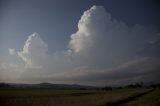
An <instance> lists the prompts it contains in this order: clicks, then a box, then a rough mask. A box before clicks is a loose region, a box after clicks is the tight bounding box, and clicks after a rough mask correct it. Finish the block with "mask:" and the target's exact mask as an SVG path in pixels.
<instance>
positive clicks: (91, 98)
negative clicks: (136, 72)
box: [0, 88, 160, 106]
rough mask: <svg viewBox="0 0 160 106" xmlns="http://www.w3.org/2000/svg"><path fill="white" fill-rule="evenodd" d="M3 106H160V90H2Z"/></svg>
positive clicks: (0, 103)
mask: <svg viewBox="0 0 160 106" xmlns="http://www.w3.org/2000/svg"><path fill="white" fill-rule="evenodd" d="M0 106H160V89H146V88H134V89H115V90H112V91H94V90H52V89H0Z"/></svg>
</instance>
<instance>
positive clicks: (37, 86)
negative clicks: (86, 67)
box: [0, 82, 98, 89]
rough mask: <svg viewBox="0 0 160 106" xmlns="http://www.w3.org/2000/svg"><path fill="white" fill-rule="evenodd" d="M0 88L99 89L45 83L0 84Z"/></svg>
mask: <svg viewBox="0 0 160 106" xmlns="http://www.w3.org/2000/svg"><path fill="white" fill-rule="evenodd" d="M0 88H39V89H41V88H48V89H96V88H98V87H94V86H85V85H78V84H52V83H45V82H44V83H39V84H17V83H0Z"/></svg>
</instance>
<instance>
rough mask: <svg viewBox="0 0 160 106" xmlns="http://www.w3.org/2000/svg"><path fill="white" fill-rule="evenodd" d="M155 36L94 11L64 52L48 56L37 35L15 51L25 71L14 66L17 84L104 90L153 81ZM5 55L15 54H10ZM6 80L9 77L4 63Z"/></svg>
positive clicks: (82, 20) (156, 60)
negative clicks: (91, 86) (99, 87)
mask: <svg viewBox="0 0 160 106" xmlns="http://www.w3.org/2000/svg"><path fill="white" fill-rule="evenodd" d="M155 36H157V35H156V32H155V31H154V30H152V29H150V28H147V27H144V26H141V25H135V26H133V27H129V26H127V24H125V23H124V22H121V21H118V20H116V19H114V18H113V17H112V16H111V14H110V13H108V12H107V11H106V10H105V8H104V7H103V6H92V7H91V8H90V9H88V10H86V11H85V12H84V13H83V15H82V16H81V18H80V20H79V22H78V30H77V32H75V33H73V34H71V36H70V41H69V43H68V49H67V50H64V51H57V52H55V53H53V54H47V51H48V45H47V43H45V42H44V41H43V40H42V38H41V37H40V36H39V35H38V34H37V33H33V34H31V35H30V36H29V37H28V39H27V40H26V42H25V44H24V46H23V49H22V51H19V52H18V57H20V59H21V61H23V62H24V64H25V67H22V66H21V65H22V64H17V65H19V66H21V67H20V68H18V67H17V68H15V71H14V73H16V70H22V69H23V70H24V71H23V72H22V73H21V75H20V77H19V79H21V81H24V82H27V81H28V82H30V81H31V82H34V81H35V82H36V81H39V82H41V81H49V82H56V83H59V82H60V83H82V84H97V85H98V84H99V85H104V84H106V83H108V84H116V83H123V82H125V83H126V84H127V83H129V82H134V81H135V82H136V79H140V80H141V81H155V80H156V81H157V79H158V77H157V76H158V75H159V74H160V73H159V72H158V70H159V69H160V67H159V66H160V64H159V63H160V59H159V58H156V57H155V56H154V55H153V54H154V53H152V50H151V49H150V48H154V49H155V48H156V47H157V46H155V44H154V45H153V44H151V43H150V42H153V41H157V40H155V38H156V37H155ZM152 46H155V47H152ZM144 51H148V52H144ZM9 52H10V54H11V55H12V54H13V53H14V54H15V50H14V49H9ZM12 56H15V55H12ZM17 65H10V67H13V66H14V67H15V66H17ZM0 70H2V69H0ZM153 70H154V71H153ZM3 72H4V71H3ZM18 72H19V71H17V73H18ZM151 72H153V73H152V75H151V74H150V73H151ZM8 73H9V71H8ZM2 74H3V73H2ZM2 74H0V76H1V75H2ZM5 75H8V76H7V77H9V74H7V68H6V64H5ZM15 79H16V78H15ZM12 80H13V79H12Z"/></svg>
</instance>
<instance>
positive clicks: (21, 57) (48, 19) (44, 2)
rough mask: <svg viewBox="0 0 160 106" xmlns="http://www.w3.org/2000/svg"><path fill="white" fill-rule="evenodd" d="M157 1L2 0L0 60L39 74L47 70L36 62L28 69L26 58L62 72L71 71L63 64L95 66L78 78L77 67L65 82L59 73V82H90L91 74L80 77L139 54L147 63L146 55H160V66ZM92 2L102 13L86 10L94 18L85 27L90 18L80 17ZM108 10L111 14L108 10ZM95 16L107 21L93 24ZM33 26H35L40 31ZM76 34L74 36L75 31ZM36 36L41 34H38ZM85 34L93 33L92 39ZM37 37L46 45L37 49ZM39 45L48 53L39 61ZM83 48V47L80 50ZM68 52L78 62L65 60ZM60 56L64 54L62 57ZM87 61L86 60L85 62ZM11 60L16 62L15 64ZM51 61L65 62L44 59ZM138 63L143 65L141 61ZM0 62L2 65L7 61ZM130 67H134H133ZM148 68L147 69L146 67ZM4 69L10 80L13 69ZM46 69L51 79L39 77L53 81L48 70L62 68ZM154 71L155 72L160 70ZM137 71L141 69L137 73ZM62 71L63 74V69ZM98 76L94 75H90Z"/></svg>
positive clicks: (138, 56) (80, 66)
mask: <svg viewBox="0 0 160 106" xmlns="http://www.w3.org/2000/svg"><path fill="white" fill-rule="evenodd" d="M159 4H160V3H159V1H158V0H152V1H151V0H112V1H111V0H101V1H100V0H68V1H64V0H0V48H1V50H0V59H1V61H0V64H4V63H5V65H6V64H10V65H11V64H12V66H16V67H20V68H17V69H15V71H16V70H18V71H17V73H19V71H20V70H27V71H26V72H27V74H29V75H30V73H34V72H35V74H40V73H43V72H39V73H37V72H36V71H34V72H31V71H32V70H37V69H33V68H35V67H32V68H31V67H30V68H29V69H26V66H27V65H29V64H31V63H28V62H29V61H28V60H30V61H32V63H35V64H40V65H41V66H44V67H49V68H48V70H51V69H53V70H56V69H57V70H62V72H67V71H66V70H65V68H67V69H71V70H77V69H79V68H80V70H83V69H84V70H87V72H88V73H90V71H89V70H92V69H93V70H94V72H93V73H92V72H91V75H90V76H87V75H86V74H84V76H83V75H80V76H81V78H79V80H78V81H77V82H76V81H75V80H74V77H75V76H76V75H75V76H74V74H75V73H76V71H75V72H74V71H73V72H71V73H73V79H70V78H69V79H68V82H65V81H63V80H62V81H61V79H59V78H58V79H59V80H58V79H56V78H55V79H56V81H57V83H59V81H61V83H72V82H73V83H87V84H92V83H91V82H93V81H89V79H88V82H87V81H86V82H83V81H81V79H82V78H83V79H87V78H91V76H92V77H93V76H94V78H95V79H96V78H99V76H101V74H100V73H98V74H99V76H95V75H94V73H96V72H97V70H114V71H115V70H118V69H119V67H121V64H127V63H130V62H131V61H138V60H137V58H139V59H140V61H142V60H143V61H144V63H143V64H145V65H146V64H149V63H146V61H148V60H147V59H149V60H151V61H153V62H155V61H156V64H157V66H158V62H157V61H159V57H160V55H159V52H160V50H159V49H158V48H159V36H160V35H159V33H160V31H159V30H160V21H159V19H160V15H159V14H158V13H159ZM93 5H96V6H97V7H95V8H97V9H95V14H99V15H100V17H99V16H94V15H93V20H92V12H91V13H90V12H88V13H87V14H91V18H90V17H87V19H88V21H89V22H90V24H89V25H87V27H85V25H86V24H84V26H83V24H81V23H79V21H80V20H81V19H82V16H83V14H84V11H87V10H89V9H90V8H91V7H92V6H93ZM98 6H103V8H104V9H105V11H103V9H102V12H101V7H100V9H99V7H98ZM91 10H92V9H91ZM93 10H94V9H93ZM93 13H94V12H93ZM106 14H109V15H107V16H105V15H106ZM101 15H102V16H101ZM110 16H111V19H110ZM84 17H85V16H84ZM94 17H95V18H94ZM96 18H97V19H98V23H99V21H104V23H106V24H105V25H104V26H103V25H101V24H102V23H101V24H98V25H96V24H95V23H96V21H97V20H96ZM103 18H104V19H103ZM105 18H106V19H105ZM88 21H87V22H88ZM84 22H86V21H84ZM78 23H79V24H78ZM92 23H94V24H92ZM110 24H111V25H110ZM78 25H79V28H78ZM83 28H84V29H83ZM103 28H104V29H103ZM81 29H83V30H84V32H83V31H81ZM92 30H93V31H92ZM34 32H37V33H38V34H37V33H34ZM82 32H83V33H82ZM116 32H117V33H116ZM33 33H34V34H33ZM88 33H89V35H90V34H92V35H94V36H97V35H98V34H100V35H102V36H104V37H100V38H97V37H94V36H93V37H89V38H88V37H86V36H87V34H88ZM85 34H86V35H85ZM107 34H108V36H107V37H106V36H105V35H107ZM33 35H35V36H33ZM72 35H73V37H71V36H72ZM29 36H30V39H31V41H28V43H31V45H32V46H31V47H30V48H31V49H29V47H28V50H33V52H31V54H27V53H26V52H25V50H24V46H25V45H27V43H26V42H27V39H29V38H28V37H29ZM37 36H40V38H39V37H37ZM129 36H130V37H129ZM85 37H86V38H85ZM33 39H37V40H33ZM86 39H89V41H88V40H86ZM95 39H101V40H99V41H98V40H95ZM32 40H33V41H32ZM34 41H35V42H36V43H35V42H34ZM32 42H33V43H32ZM37 42H43V43H44V45H47V47H46V46H44V45H43V44H42V47H40V50H39V49H37V48H39V46H38V47H37V46H35V45H39V43H37ZM99 42H101V43H99ZM106 42H107V43H106ZM146 42H148V43H146ZM40 45H41V44H40ZM153 45H154V46H153ZM34 47H35V48H34ZM99 47H100V48H99ZM42 48H45V50H42ZM46 48H47V50H46ZM81 48H82V49H81ZM95 48H96V49H95ZM97 48H98V49H97ZM36 50H37V51H41V50H42V52H43V53H42V54H41V53H38V54H40V55H43V56H44V55H45V56H44V57H47V58H45V62H44V63H37V61H40V60H39V58H40V59H41V57H42V56H41V57H38V56H37V57H36V56H34V55H35V53H37V51H36ZM79 51H80V53H78V52H79ZM96 51H100V52H96ZM122 51H123V52H122ZM70 52H71V54H72V56H71V57H70V56H69V58H73V61H74V59H75V60H76V61H74V62H75V64H72V63H69V65H68V62H67V63H66V62H64V59H65V60H66V57H65V56H64V54H69V53H70ZM86 52H87V53H88V54H89V56H88V54H86ZM18 53H19V54H18ZM44 53H45V54H44ZM117 53H118V54H117ZM57 54H58V56H57ZM46 55H47V56H46ZM99 55H102V56H99ZM106 55H107V56H106ZM85 56H86V57H85ZM30 57H33V58H35V57H36V58H35V60H32V59H28V58H30ZM48 57H50V58H52V57H54V58H53V59H52V60H54V61H52V60H50V59H48ZM57 57H58V59H57ZM59 57H62V58H60V59H59ZM25 58H26V59H25ZM37 58H38V59H37ZM55 58H56V59H57V60H56V59H55ZM83 58H85V59H83ZM153 58H154V59H153ZM55 60H56V61H55ZM71 60H72V59H71ZM145 60H146V61H145ZM57 61H58V62H57ZM84 61H86V62H87V63H86V62H84ZM13 63H15V64H14V65H13ZM50 63H53V64H54V63H55V64H61V65H58V66H57V67H58V68H57V67H56V68H55V67H51V66H52V65H53V64H51V65H50V66H48V65H46V64H50ZM62 63H63V64H62ZM84 63H85V64H84ZM131 63H132V62H131ZM133 63H134V62H133ZM26 64H27V65H26ZM35 64H34V65H35ZM64 64H67V65H64ZM71 64H72V65H71ZM136 64H137V65H139V64H138V63H136ZM32 65H33V64H32ZM0 66H1V67H2V66H4V65H0ZM23 66H24V67H23ZM38 66H39V65H38ZM53 66H54V65H53ZM113 66H117V67H118V68H117V69H112V67H113ZM157 66H156V67H157ZM59 67H63V68H59ZM126 67H127V69H125V70H128V67H129V66H126ZM137 67H138V66H137ZM139 67H141V66H139ZM54 68H55V69H54ZM150 68H153V69H154V70H158V69H157V68H156V69H155V66H150ZM129 69H130V68H129ZM1 70H9V69H4V68H2V69H1ZM28 70H29V71H28ZM41 70H42V69H41ZM119 70H120V69H119ZM119 70H118V72H119ZM131 70H133V67H132V69H131ZM139 70H140V68H139ZM114 71H113V72H114ZM106 72H107V73H105V74H106V76H105V77H107V75H108V71H106ZM149 72H150V71H149ZM149 72H148V71H147V72H146V73H149ZM6 73H7V74H4V76H5V75H6V77H7V80H6V78H2V79H3V80H4V79H5V80H4V81H9V80H8V79H10V78H9V77H10V74H8V73H9V72H6ZM21 73H25V72H21ZM44 73H45V72H44ZM46 73H47V74H45V75H44V77H45V78H44V79H47V80H43V79H39V82H41V81H50V82H54V80H53V79H54V78H53V79H52V78H50V77H46V76H48V73H58V72H57V71H55V72H54V71H53V72H52V71H48V72H46ZM68 73H70V72H68ZM82 73H83V71H82ZM84 73H85V72H84ZM102 73H103V72H102ZM122 73H128V72H122ZM155 73H157V71H156V72H155ZM62 74H64V73H62ZM129 74H131V73H128V74H127V75H129ZM144 74H145V73H144ZM2 75H3V73H2ZM58 75H59V73H58V74H57V76H58ZM109 75H110V74H109ZM119 75H121V74H119ZM135 75H137V73H136V74H135ZM20 76H21V75H20ZM22 76H23V74H22ZM42 76H43V75H42ZM57 76H56V77H57ZM59 76H60V77H61V75H59ZM111 76H112V75H111ZM122 76H123V74H122ZM68 77H69V76H68ZM68 77H67V78H68ZM71 77H72V76H71ZM113 77H114V76H113ZM152 77H153V76H152ZM32 78H33V80H32V81H28V79H31V78H29V77H28V76H27V75H26V79H27V81H25V80H24V82H34V81H35V80H34V79H35V78H36V77H35V76H32ZM67 78H66V79H67ZM94 78H91V79H90V80H92V79H94ZM134 78H136V77H134ZM147 78H148V77H147ZM13 79H15V82H18V79H17V76H16V77H15V78H13ZM104 79H105V78H104ZM104 79H101V80H104ZM113 79H114V78H113ZM122 79H123V78H122ZM142 79H143V78H142ZM3 80H2V81H3ZM37 80H38V78H37ZM37 80H36V81H37ZM106 80H107V78H106V79H105V81H106ZM128 80H129V79H128ZM156 80H157V79H156ZM36 81H35V82H36ZM74 81H75V82H74ZM105 81H104V82H105ZM125 81H126V80H125ZM132 81H133V80H132ZM132 81H131V82H132ZM142 81H143V80H142ZM144 81H155V80H153V78H151V80H146V79H144ZM106 82H108V83H109V82H110V83H111V82H114V80H112V78H111V79H109V80H107V81H106ZM115 82H116V81H115ZM126 82H127V81H126ZM128 82H129V81H128ZM133 82H134V81H133ZM103 84H104V83H102V85H103Z"/></svg>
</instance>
